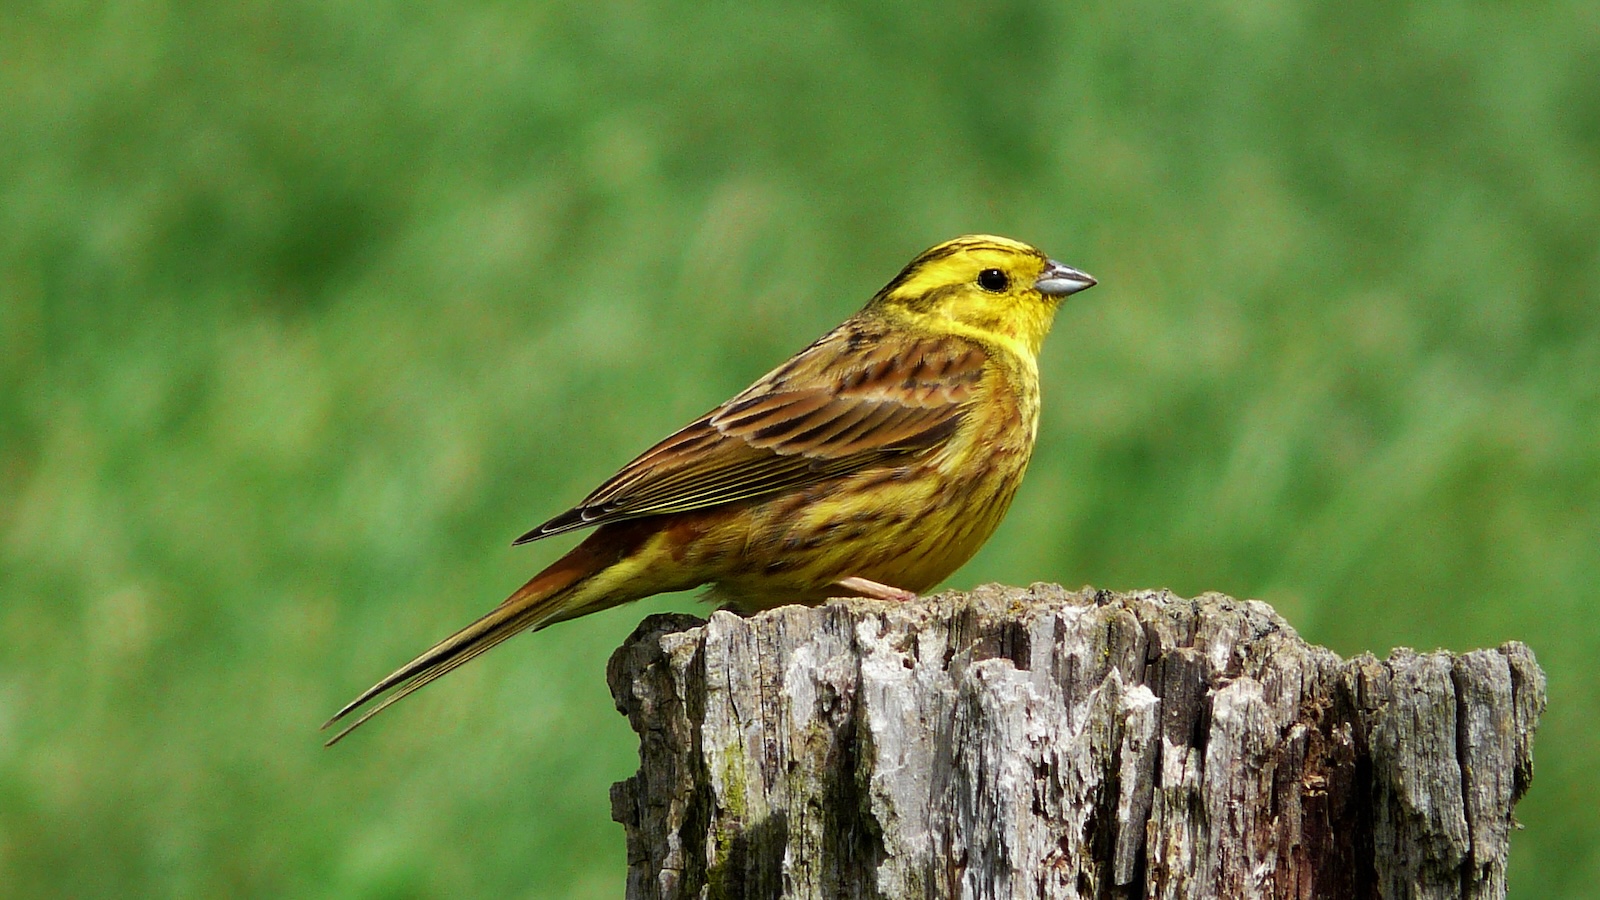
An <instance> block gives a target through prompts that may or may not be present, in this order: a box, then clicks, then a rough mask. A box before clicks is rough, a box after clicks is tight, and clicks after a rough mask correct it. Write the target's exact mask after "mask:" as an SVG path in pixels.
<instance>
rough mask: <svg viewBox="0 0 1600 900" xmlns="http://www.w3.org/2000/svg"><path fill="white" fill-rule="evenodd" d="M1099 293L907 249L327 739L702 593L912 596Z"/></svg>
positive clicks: (1020, 458) (978, 536)
mask: <svg viewBox="0 0 1600 900" xmlns="http://www.w3.org/2000/svg"><path fill="white" fill-rule="evenodd" d="M1094 283H1095V280H1094V279H1093V278H1091V277H1089V276H1088V275H1086V274H1084V273H1083V272H1080V271H1078V270H1077V269H1074V268H1072V267H1070V266H1066V265H1062V264H1061V263H1058V262H1056V261H1055V260H1052V259H1049V258H1048V257H1046V256H1045V255H1044V254H1043V253H1041V252H1040V251H1039V250H1037V249H1035V248H1034V247H1031V246H1029V245H1027V244H1023V243H1020V242H1018V241H1013V240H1009V239H1007V238H1002V237H994V236H992V235H967V236H965V237H959V238H956V239H955V240H952V241H946V242H945V243H943V244H939V245H938V246H936V247H933V248H931V249H929V250H927V251H926V252H924V253H922V254H921V255H920V256H918V257H917V258H916V259H914V260H912V261H911V264H910V265H908V266H906V267H905V269H904V270H903V271H901V272H900V274H899V275H896V276H895V278H894V280H892V281H890V282H889V283H888V284H887V285H886V286H885V287H884V288H883V290H881V291H879V292H878V293H877V295H876V296H874V297H873V298H872V300H871V301H870V302H868V303H867V305H866V307H865V308H864V309H862V310H861V311H860V312H859V313H856V314H855V315H854V316H852V317H850V319H849V320H847V321H846V322H845V323H844V324H843V325H840V326H839V327H838V328H835V329H833V330H832V331H830V332H828V333H827V334H825V335H823V336H822V338H821V339H820V340H818V341H817V342H816V343H814V344H812V345H811V346H809V347H807V348H806V349H804V350H802V351H800V352H799V353H797V354H795V356H794V357H792V358H791V359H789V360H788V361H786V362H784V363H783V365H780V366H778V367H777V368H776V369H773V370H772V371H771V372H769V373H767V374H766V375H764V376H762V377H761V378H760V379H758V380H757V381H756V383H755V384H752V385H751V386H750V387H748V388H746V389H745V390H744V391H743V392H741V393H740V394H738V395H737V396H735V397H734V398H733V399H731V400H729V401H727V402H726V403H723V404H722V405H720V406H718V407H717V408H715V409H713V410H711V411H710V412H708V413H706V414H705V415H703V416H701V417H700V418H698V419H696V420H694V421H693V422H691V423H689V425H687V426H685V427H684V428H683V429H681V430H679V431H678V432H677V433H675V434H673V435H671V436H670V437H668V438H667V439H666V440H664V441H662V442H661V443H659V444H656V445H655V446H654V447H651V448H650V449H649V450H646V451H645V452H644V453H643V454H642V455H640V456H639V457H638V458H637V459H635V460H634V461H633V462H630V463H628V464H627V465H626V466H623V467H622V471H620V472H618V473H617V474H616V475H613V476H612V477H611V479H610V480H608V481H606V482H605V483H604V484H602V485H600V486H599V487H598V488H596V489H595V490H594V492H593V493H591V494H590V495H589V496H588V497H585V498H584V499H583V501H582V502H581V503H579V504H578V505H577V506H575V507H573V508H572V509H570V510H567V511H566V512H564V513H562V514H561V515H559V516H556V517H555V518H553V519H551V520H550V521H548V522H546V523H544V524H543V525H540V526H539V527H538V528H535V529H533V530H532V531H529V532H528V533H527V534H524V535H523V536H522V537H520V538H518V539H517V540H516V543H518V544H525V543H527V542H529V541H536V540H538V539H540V538H544V537H549V536H551V535H554V534H562V533H564V532H568V531H573V530H575V529H579V528H589V527H594V528H595V532H594V533H593V534H591V535H589V537H588V538H587V539H586V540H584V541H583V542H582V543H580V544H579V545H578V546H577V547H574V548H573V549H572V551H571V552H569V553H567V554H566V555H565V556H563V557H561V558H560V559H558V560H556V561H555V562H554V563H553V564H551V565H550V567H549V568H547V569H545V570H544V571H542V572H540V573H539V574H537V575H535V576H534V577H533V578H532V579H531V580H530V581H528V583H527V584H525V585H523V586H522V587H521V588H518V589H517V591H516V592H515V593H513V594H512V595H511V596H510V597H508V598H506V600H505V602H503V603H501V604H500V605H499V606H497V607H495V609H494V610H492V611H491V612H489V614H488V615H485V616H484V617H483V618H481V619H478V620H477V621H476V622H473V623H472V624H471V625H468V626H467V627H465V628H463V629H461V630H460V631H458V632H456V633H455V634H453V635H451V636H450V637H448V638H445V639H444V640H443V641H440V642H439V643H438V644H436V645H434V646H433V647H431V648H429V649H428V650H427V652H425V653H423V654H422V655H421V656H418V657H417V658H416V659H414V660H412V661H411V662H408V663H406V664H405V665H404V666H401V667H400V668H399V669H397V670H396V671H395V672H394V674H392V675H390V676H389V677H387V678H385V679H383V680H382V681H380V682H378V683H377V684H375V685H373V686H372V687H370V688H368V689H367V690H366V691H364V692H362V694H361V695H360V696H358V697H356V698H355V699H354V700H352V701H351V702H350V703H349V704H348V705H346V706H345V707H344V708H343V709H341V710H339V712H338V713H337V714H336V715H334V717H333V718H332V719H330V720H329V721H328V723H327V724H326V725H324V726H323V727H324V728H327V727H329V726H331V725H333V724H334V723H336V722H339V721H340V720H342V719H344V718H345V717H346V716H349V715H350V714H351V713H353V712H355V711H356V710H358V709H360V708H361V707H363V706H365V705H366V704H368V703H369V702H371V701H373V700H375V699H377V698H379V697H380V696H382V695H384V694H388V696H387V697H384V699H382V700H381V701H380V702H379V703H378V705H377V706H375V707H373V708H372V709H370V710H368V711H367V712H365V713H364V714H362V715H361V716H360V718H358V719H356V720H355V722H354V723H352V724H351V725H349V726H348V727H347V728H345V729H344V730H343V731H341V732H339V733H338V734H336V735H335V736H334V737H333V739H332V740H330V741H328V744H329V746H331V745H333V744H334V743H336V742H337V741H338V740H339V739H340V738H342V737H344V736H345V735H347V734H349V733H350V732H351V731H352V730H354V729H355V728H357V727H359V726H360V725H361V724H362V723H363V722H365V721H367V720H368V719H370V718H372V717H373V716H374V715H377V714H378V713H379V712H381V711H383V710H384V709H386V708H387V707H388V706H389V705H390V704H392V703H394V702H396V701H398V700H400V699H401V698H403V697H405V696H407V695H409V694H410V693H411V692H412V691H415V690H417V689H418V688H420V687H422V686H423V685H425V684H427V683H429V682H430V681H433V680H434V679H436V678H438V677H439V676H441V675H444V674H445V673H447V672H449V671H451V670H452V669H454V668H456V667H457V666H459V665H462V664H463V663H466V662H467V661H468V660H471V659H473V658H474V657H476V656H478V655H479V654H481V653H483V652H484V651H486V650H489V649H490V648H492V647H494V646H495V645H497V644H499V643H500V642H501V641H504V640H505V639H506V638H509V637H511V636H512V635H515V634H517V633H519V632H523V631H530V630H537V629H540V628H544V627H545V626H547V625H553V624H555V623H556V622H562V621H565V620H567V619H572V618H576V617H577V616H582V615H587V614H588V613H592V612H598V611H599V610H602V609H609V608H610V607H613V606H617V605H618V604H622V603H627V602H629V601H632V600H638V599H641V598H643V597H648V596H650V595H651V594H659V593H663V592H666V591H681V590H688V589H690V588H694V587H699V586H701V585H707V584H708V585H710V586H711V590H710V593H709V595H708V597H707V599H709V600H711V601H713V602H718V603H724V604H727V605H730V606H732V607H734V608H736V609H739V610H743V611H747V612H750V611H756V610H762V609H769V608H771V607H774V606H779V605H782V604H786V603H808V604H814V603H820V602H822V601H823V600H825V599H827V598H829V597H836V596H841V595H849V594H856V595H861V596H867V597H878V598H882V599H893V600H904V599H909V598H911V597H914V596H915V594H916V593H917V592H920V591H925V590H927V589H928V588H931V587H933V586H934V585H936V584H938V583H939V582H940V581H942V580H944V579H945V578H946V577H947V576H949V575H950V573H952V572H954V571H955V570H956V569H957V568H959V567H960V566H961V565H962V564H963V563H965V562H966V561H967V560H968V559H970V558H971V557H972V554H973V553H975V552H977V550H978V548H979V547H980V546H982V545H983V542H984V541H985V540H987V539H988V538H989V535H990V534H992V533H993V532H994V529H995V527H996V526H997V525H999V524H1000V519H1001V518H1002V517H1003V516H1004V515H1005V511H1006V508H1007V507H1008V506H1010V504H1011V498H1012V496H1013V495H1015V494H1016V491H1017V486H1018V485H1019V484H1020V483H1021V481H1022V474H1023V471H1024V470H1025V469H1026V468H1027V466H1028V457H1029V456H1030V455H1031V454H1032V452H1033V443H1034V436H1035V434H1036V433H1037V432H1038V426H1039V365H1038V356H1039V348H1040V346H1041V344H1043V342H1044V337H1045V334H1046V333H1047V332H1048V331H1049V330H1050V324H1051V322H1052V320H1053V319H1054V317H1055V313H1056V308H1057V307H1059V306H1060V305H1061V301H1062V300H1063V299H1064V298H1065V297H1067V296H1068V295H1069V294H1073V293H1076V292H1078V291H1081V290H1083V289H1085V288H1088V287H1090V286H1092V285H1093V284H1094Z"/></svg>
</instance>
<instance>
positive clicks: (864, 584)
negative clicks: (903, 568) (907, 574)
mask: <svg viewBox="0 0 1600 900" xmlns="http://www.w3.org/2000/svg"><path fill="white" fill-rule="evenodd" d="M834 584H837V585H838V586H839V587H842V588H849V589H850V590H852V591H855V592H856V593H858V594H860V595H861V596H863V597H871V598H872V599H874V600H895V601H898V602H901V603H904V602H905V601H907V600H915V599H917V595H916V594H913V593H911V592H910V591H907V590H902V589H900V588H897V587H890V586H888V585H887V584H879V583H877V582H876V581H871V580H869V579H866V578H860V577H857V576H855V575H851V576H850V577H849V578H841V579H839V580H838V581H836V582H834Z"/></svg>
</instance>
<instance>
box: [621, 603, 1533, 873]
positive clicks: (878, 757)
mask: <svg viewBox="0 0 1600 900" xmlns="http://www.w3.org/2000/svg"><path fill="white" fill-rule="evenodd" d="M609 678H610V683H611V690H612V693H613V695H614V696H615V697H616V701H617V707H618V709H619V710H620V711H621V712H622V713H623V714H625V715H626V716H627V717H628V719H629V721H630V722H631V723H632V725H633V728H634V730H635V731H637V732H638V733H639V738H640V753H639V755H640V766H639V772H638V774H637V775H635V776H634V777H632V778H630V779H628V780H627V781H624V782H621V783H619V784H617V785H615V786H614V787H613V788H612V807H613V815H614V816H615V818H616V820H617V821H618V822H621V823H622V824H623V826H624V827H625V828H626V830H627V841H628V868H629V872H628V894H627V896H628V897H629V898H632V900H646V898H651V900H654V898H689V897H707V898H735V897H804V898H828V900H834V898H841V897H860V898H880V897H882V898H947V897H971V898H1024V897H1026V898H1034V897H1086V898H1087V897H1094V898H1102V897H1105V898H1121V897H1152V898H1180V897H1184V898H1188V897H1192V898H1233V897H1273V898H1276V897H1296V898H1303V897H1329V898H1341V900H1342V898H1365V897H1384V898H1411V897H1417V898H1424V897H1428V898H1431V897H1463V898H1488V897H1494V898H1498V897H1503V896H1504V895H1505V871H1506V854H1507V849H1508V838H1509V835H1510V832H1511V830H1512V828H1513V827H1514V823H1513V820H1512V817H1511V811H1512V806H1513V805H1514V804H1515V803H1516V801H1517V800H1518V799H1519V798H1520V797H1521V796H1522V795H1523V793H1524V792H1525V791H1526V790H1527V789H1528V784H1529V781H1530V780H1531V778H1532V773H1533V763H1532V741H1533V732H1534V729H1535V727H1536V726H1537V724H1538V719H1539V715H1540V712H1541V711H1542V710H1543V709H1544V703H1545V695H1544V675H1543V673H1542V672H1540V670H1539V667H1538V665H1537V664H1536V663H1535V662H1534V658H1533V654H1532V653H1531V652H1530V651H1529V650H1528V648H1527V647H1525V646H1523V645H1521V644H1518V643H1508V644H1505V645H1502V646H1501V647H1499V648H1498V649H1495V650H1477V651H1473V652H1471V653H1464V654H1459V655H1458V654H1451V653H1447V652H1434V653H1416V652H1413V651H1411V650H1396V651H1394V652H1393V653H1391V654H1390V655H1389V658H1388V659H1386V660H1378V659H1375V658H1373V657H1372V656H1370V655H1363V656H1359V657H1357V658H1355V659H1351V660H1342V659H1340V658H1339V657H1338V656H1337V655H1335V654H1334V653H1332V652H1331V651H1329V650H1327V649H1325V648H1322V647H1314V646H1310V645H1308V644H1307V643H1306V642H1305V641H1303V640H1301V638H1300V637H1299V635H1297V634H1296V633H1295V631H1294V629H1292V628H1290V627H1289V625H1288V624H1287V623H1285V622H1284V620H1283V619H1282V618H1280V617H1279V616H1278V615H1277V614H1276V613H1275V612H1273V610H1272V609H1271V608H1270V607H1268V606H1267V605H1266V604H1264V603H1260V602H1256V601H1246V602H1240V601H1236V600H1232V599H1230V598H1228V597H1224V596H1221V595H1219V594H1207V595H1204V596H1202V597H1199V598H1197V599H1194V600H1184V599H1181V598H1178V597H1174V596H1173V595H1172V594H1170V593H1168V592H1165V591H1145V592H1138V593H1130V594H1115V593H1110V592H1106V591H1099V592H1096V591H1092V590H1085V591H1081V592H1070V591H1065V590H1063V589H1061V588H1059V587H1055V586H1050V585H1035V586H1034V587H1032V588H1030V589H1026V590H1023V589H1020V588H1005V587H998V586H986V587H982V588H979V589H977V590H976V591H973V592H972V593H970V594H960V593H947V594H941V595H938V596H934V597H929V598H924V599H922V600H918V601H916V602H912V603H906V604H895V603H884V602H878V601H869V600H849V601H844V600H840V601H833V602H831V603H828V604H827V605H825V606H822V607H819V608H806V607H799V606H791V607H784V608H781V609H777V610H773V611H771V612H767V613H762V614H760V615H757V616H753V617H750V618H740V617H738V616H735V615H732V614H729V613H725V612H718V613H715V614H713V615H712V616H711V618H710V620H709V621H707V620H701V619H697V618H694V617H691V616H683V615H664V616H653V617H651V618H650V619H647V620H646V621H645V622H644V623H643V624H642V625H640V626H639V629H638V630H637V631H635V632H634V634H633V636H632V637H631V638H629V640H628V641H627V643H625V644H624V645H623V647H622V648H621V649H619V650H618V651H617V652H616V654H615V655H614V656H613V657H612V659H611V665H610V667H609Z"/></svg>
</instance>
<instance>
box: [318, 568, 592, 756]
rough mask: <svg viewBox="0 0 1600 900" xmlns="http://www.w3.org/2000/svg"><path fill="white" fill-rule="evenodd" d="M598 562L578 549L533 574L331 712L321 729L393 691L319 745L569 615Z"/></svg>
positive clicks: (337, 738) (329, 744) (334, 740)
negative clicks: (497, 602)
mask: <svg viewBox="0 0 1600 900" xmlns="http://www.w3.org/2000/svg"><path fill="white" fill-rule="evenodd" d="M578 549H582V548H581V547H580V548H578ZM597 562H598V560H595V559H593V558H591V557H589V556H588V555H586V554H579V553H577V552H576V551H575V552H574V553H571V554H568V555H567V556H566V557H564V558H562V559H561V560H559V561H557V562H556V563H555V564H554V565H552V566H551V567H550V568H548V569H546V570H544V571H543V572H540V573H539V574H538V575H535V576H534V577H533V578H532V579H531V580H530V581H529V582H528V583H527V584H525V585H523V586H522V587H521V588H519V589H518V590H517V591H516V593H514V594H512V595H511V596H510V597H507V598H506V599H505V601H504V602H503V603H501V604H500V605H499V606H497V607H495V608H494V609H493V610H491V611H490V612H489V613H488V614H487V615H485V616H483V617H482V618H480V619H478V620H477V621H475V622H473V623H472V624H471V625H468V626H467V627H465V628H463V629H461V630H460V631H457V632H456V633H455V634H452V635H450V636H449V637H447V638H445V639H444V640H442V641H440V642H439V643H437V644H434V645H433V646H432V647H429V648H428V649H427V650H426V651H424V652H423V653H422V655H421V656H418V657H417V658H416V659H413V660H412V661H410V662H408V663H406V664H405V665H403V666H401V667H400V668H398V669H396V670H394V672H392V673H390V674H389V676H388V677H386V678H384V679H383V680H382V681H379V682H378V683H377V684H375V685H373V686H372V687H369V688H367V689H366V690H365V691H362V692H361V694H360V695H359V696H357V697H356V698H355V699H354V700H351V701H350V702H349V703H346V704H345V705H344V708H343V709H340V710H339V711H338V712H336V713H334V714H333V718H331V719H329V720H328V721H327V722H325V723H323V725H322V728H323V730H327V729H328V728H330V727H332V726H333V725H335V724H337V723H338V722H339V721H340V720H342V719H344V718H345V717H346V716H349V715H350V714H351V713H353V712H355V711H356V710H358V709H360V708H361V707H363V706H365V705H366V704H367V703H369V702H371V701H372V700H374V699H377V698H378V697H379V696H380V695H382V694H384V693H385V692H388V691H391V690H392V691H393V693H392V694H389V696H387V697H384V698H383V699H382V700H381V701H380V702H379V703H378V705H377V706H374V707H372V708H371V709H369V710H367V711H366V712H364V713H362V714H361V716H360V717H359V718H357V719H356V720H355V721H354V722H352V723H350V724H349V725H348V726H346V727H345V728H344V729H343V730H341V731H340V732H339V733H338V734H335V735H334V736H333V737H332V738H330V739H329V740H328V742H327V743H326V744H324V745H323V746H325V747H332V746H333V745H334V744H337V743H338V742H339V741H341V740H343V739H344V736H345V735H347V734H349V733H350V732H352V731H354V730H356V729H357V728H360V727H361V726H362V725H363V724H364V723H366V721H367V720H368V719H371V718H372V717H373V716H375V715H377V714H378V713H380V712H383V711H384V710H386V709H388V708H389V707H390V706H392V705H394V704H395V703H397V702H399V701H400V700H403V699H405V698H406V697H408V696H410V695H411V694H412V693H413V692H415V691H417V690H419V689H421V688H422V687H424V686H426V685H427V684H429V683H430V682H432V681H434V680H435V679H438V678H439V677H441V676H443V675H446V674H448V673H449V672H452V671H454V670H455V669H456V668H457V667H458V666H461V665H463V664H465V663H467V662H469V661H471V660H473V659H476V658H477V657H478V656H480V655H481V654H483V653H485V652H487V651H489V650H491V649H493V648H495V647H497V646H499V645H500V644H501V643H502V642H504V641H505V640H506V639H508V638H511V637H513V636H515V635H517V634H520V633H521V632H523V631H526V630H529V629H538V628H542V627H543V626H545V625H551V624H554V623H556V622H559V621H561V620H563V619H565V618H567V617H568V616H567V615H563V613H566V612H568V611H567V609H566V607H567V605H568V601H569V600H571V599H572V597H573V595H574V594H576V593H578V592H579V590H580V589H581V588H582V586H583V583H584V582H585V581H586V580H587V579H588V578H589V576H591V575H593V574H594V573H595V572H596V571H597V570H598V568H603V566H601V567H597V566H596V565H595V563H597Z"/></svg>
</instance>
